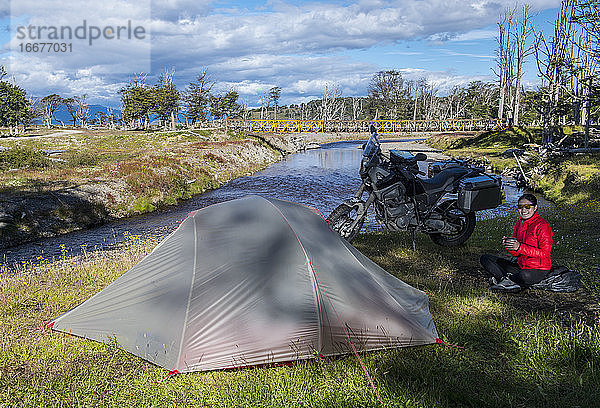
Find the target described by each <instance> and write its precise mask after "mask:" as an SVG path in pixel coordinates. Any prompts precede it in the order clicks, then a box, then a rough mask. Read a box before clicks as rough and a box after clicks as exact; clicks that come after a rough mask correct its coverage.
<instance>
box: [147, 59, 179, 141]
mask: <svg viewBox="0 0 600 408" xmlns="http://www.w3.org/2000/svg"><path fill="white" fill-rule="evenodd" d="M174 75H175V70H174V69H171V70H165V71H164V72H163V73H162V74H161V75H160V77H159V79H158V82H157V83H156V85H154V87H153V88H152V97H151V99H152V112H153V113H155V114H156V115H157V116H158V120H159V122H160V123H163V124H165V125H166V123H167V122H168V121H169V119H170V120H171V129H175V117H176V113H177V111H179V99H180V93H179V91H178V90H177V88H176V87H175V85H174V84H173V76H174Z"/></svg>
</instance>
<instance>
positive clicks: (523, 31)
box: [513, 5, 533, 126]
mask: <svg viewBox="0 0 600 408" xmlns="http://www.w3.org/2000/svg"><path fill="white" fill-rule="evenodd" d="M529 9H530V7H529V6H528V5H524V6H523V16H522V18H521V21H520V22H517V23H516V24H515V30H514V34H513V35H514V44H515V53H514V56H515V64H516V68H517V72H516V74H515V81H516V83H515V91H514V95H515V97H514V104H513V125H514V126H519V110H520V108H521V79H522V78H523V63H524V62H525V59H526V58H527V57H528V56H529V55H530V54H531V52H532V50H533V44H529V43H528V41H527V40H528V38H529V37H530V36H531V34H532V33H533V28H532V27H531V24H530V21H529Z"/></svg>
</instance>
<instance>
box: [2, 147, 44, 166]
mask: <svg viewBox="0 0 600 408" xmlns="http://www.w3.org/2000/svg"><path fill="white" fill-rule="evenodd" d="M49 165H50V160H49V159H48V158H47V157H46V156H45V155H44V153H43V152H41V151H39V150H35V149H32V148H30V147H22V146H15V147H12V148H10V149H7V150H3V151H0V168H1V169H3V170H7V169H24V168H32V169H35V168H44V167H48V166H49Z"/></svg>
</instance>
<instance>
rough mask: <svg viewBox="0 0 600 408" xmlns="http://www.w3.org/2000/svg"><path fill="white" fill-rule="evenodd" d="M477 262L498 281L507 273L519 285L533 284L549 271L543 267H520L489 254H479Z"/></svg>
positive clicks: (545, 276) (542, 278) (544, 277)
mask: <svg viewBox="0 0 600 408" xmlns="http://www.w3.org/2000/svg"><path fill="white" fill-rule="evenodd" d="M479 262H481V265H482V266H483V268H484V269H485V270H486V271H487V273H488V274H490V275H491V276H493V277H494V278H496V280H497V281H498V282H500V281H501V280H502V279H504V278H505V277H506V276H507V275H512V276H511V277H510V279H511V280H512V281H513V282H516V283H518V284H519V285H521V286H531V285H534V284H536V283H538V282H540V281H542V280H544V279H546V278H547V277H548V273H549V272H550V271H545V270H543V269H521V268H519V265H518V264H517V263H516V262H512V261H509V260H508V259H504V258H500V257H499V256H495V255H490V254H483V255H481V258H480V259H479Z"/></svg>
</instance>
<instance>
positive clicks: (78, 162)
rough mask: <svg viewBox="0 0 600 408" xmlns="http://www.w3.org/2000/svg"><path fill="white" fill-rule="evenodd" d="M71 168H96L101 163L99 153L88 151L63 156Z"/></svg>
mask: <svg viewBox="0 0 600 408" xmlns="http://www.w3.org/2000/svg"><path fill="white" fill-rule="evenodd" d="M63 157H64V159H65V161H66V162H67V164H68V165H69V166H72V167H78V166H95V165H97V164H98V163H100V161H101V157H100V156H99V155H98V154H97V153H93V152H91V151H88V150H83V151H73V152H68V153H65V154H64V155H63Z"/></svg>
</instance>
